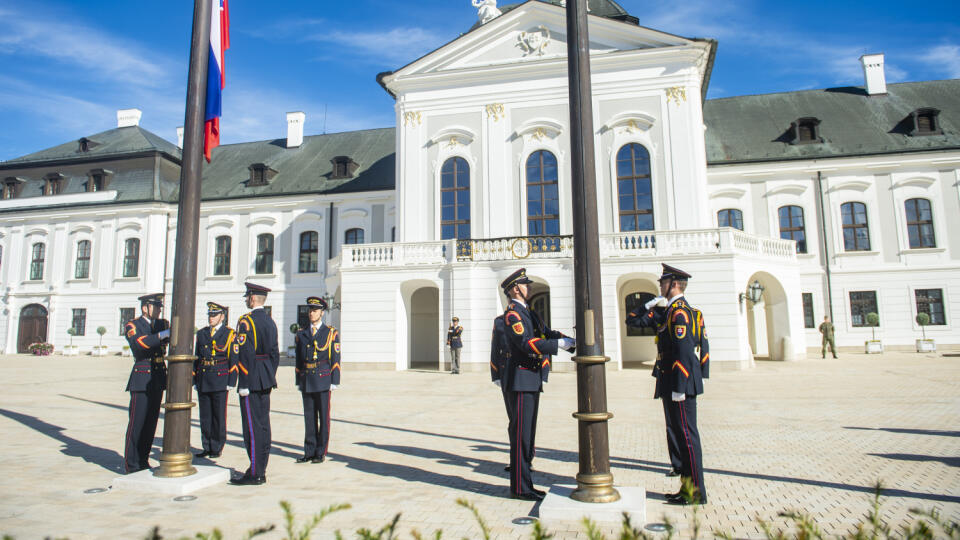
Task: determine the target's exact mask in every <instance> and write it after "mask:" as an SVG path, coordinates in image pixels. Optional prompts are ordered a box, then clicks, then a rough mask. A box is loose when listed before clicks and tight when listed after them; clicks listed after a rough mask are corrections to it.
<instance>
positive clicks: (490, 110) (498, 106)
mask: <svg viewBox="0 0 960 540" xmlns="http://www.w3.org/2000/svg"><path fill="white" fill-rule="evenodd" d="M486 110H487V118H493V121H494V122H498V121H499V120H500V119H501V118H503V103H491V104H489V105H487V106H486Z"/></svg>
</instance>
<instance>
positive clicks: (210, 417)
mask: <svg viewBox="0 0 960 540" xmlns="http://www.w3.org/2000/svg"><path fill="white" fill-rule="evenodd" d="M226 311H227V309H226V308H225V307H223V306H221V305H220V304H217V303H215V302H207V322H208V323H210V325H209V326H207V327H206V328H202V329H201V330H200V331H198V332H197V339H196V347H195V349H194V354H196V356H197V359H196V360H195V361H194V364H193V382H194V385H195V386H196V387H197V408H198V410H199V413H200V442H201V444H202V445H203V452H199V453H197V454H195V455H196V456H197V457H201V458H202V457H210V458H218V457H220V453H221V452H223V445H224V444H225V443H226V442H227V387H228V386H233V385H235V384H236V383H237V371H239V370H238V369H237V367H236V358H235V357H233V355H232V353H231V350H230V349H231V348H232V346H233V339H234V336H235V334H234V332H233V330H232V329H231V328H230V327H228V326H227V321H226Z"/></svg>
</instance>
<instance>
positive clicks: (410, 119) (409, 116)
mask: <svg viewBox="0 0 960 540" xmlns="http://www.w3.org/2000/svg"><path fill="white" fill-rule="evenodd" d="M421 121H422V118H421V116H420V111H407V112H405V113H403V125H405V126H409V125H412V124H416V125H418V126H419V125H420V122H421Z"/></svg>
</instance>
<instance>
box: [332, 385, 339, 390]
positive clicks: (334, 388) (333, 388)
mask: <svg viewBox="0 0 960 540" xmlns="http://www.w3.org/2000/svg"><path fill="white" fill-rule="evenodd" d="M337 388H340V385H339V384H331V385H330V389H331V390H336V389H337Z"/></svg>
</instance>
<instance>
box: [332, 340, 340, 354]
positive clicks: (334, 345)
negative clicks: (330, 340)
mask: <svg viewBox="0 0 960 540" xmlns="http://www.w3.org/2000/svg"><path fill="white" fill-rule="evenodd" d="M333 350H334V351H336V353H337V354H340V344H339V343H334V344H333Z"/></svg>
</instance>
